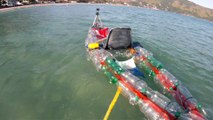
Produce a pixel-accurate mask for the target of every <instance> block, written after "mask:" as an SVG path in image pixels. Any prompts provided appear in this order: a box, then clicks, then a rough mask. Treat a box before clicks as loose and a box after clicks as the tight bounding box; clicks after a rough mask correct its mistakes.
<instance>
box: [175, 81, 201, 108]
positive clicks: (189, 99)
mask: <svg viewBox="0 0 213 120" xmlns="http://www.w3.org/2000/svg"><path fill="white" fill-rule="evenodd" d="M178 90H179V91H180V93H181V95H180V99H181V102H182V104H183V106H185V108H187V109H189V110H193V109H196V107H197V105H198V103H197V100H196V99H195V98H194V97H193V96H192V94H191V93H190V92H189V90H188V89H187V88H186V87H185V86H184V85H183V84H180V85H179V86H178Z"/></svg>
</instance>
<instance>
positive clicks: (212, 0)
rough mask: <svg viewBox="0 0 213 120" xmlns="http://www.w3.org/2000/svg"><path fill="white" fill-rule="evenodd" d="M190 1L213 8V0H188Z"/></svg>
mask: <svg viewBox="0 0 213 120" xmlns="http://www.w3.org/2000/svg"><path fill="white" fill-rule="evenodd" d="M188 1H191V2H194V3H196V4H198V5H201V6H204V7H207V8H211V9H213V0H188Z"/></svg>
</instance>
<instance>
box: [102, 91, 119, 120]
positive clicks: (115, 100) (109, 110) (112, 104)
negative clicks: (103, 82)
mask: <svg viewBox="0 0 213 120" xmlns="http://www.w3.org/2000/svg"><path fill="white" fill-rule="evenodd" d="M120 93H121V87H118V89H117V92H116V93H115V96H114V98H113V100H112V102H111V103H110V105H109V108H108V110H107V112H106V115H105V116H104V120H107V119H108V117H109V115H110V113H111V112H112V109H113V107H114V106H115V103H116V102H117V100H118V97H119V95H120Z"/></svg>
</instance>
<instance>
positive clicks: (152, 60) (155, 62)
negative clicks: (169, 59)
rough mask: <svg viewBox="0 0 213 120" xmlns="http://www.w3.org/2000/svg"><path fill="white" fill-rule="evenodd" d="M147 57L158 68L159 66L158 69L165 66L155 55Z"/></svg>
mask: <svg viewBox="0 0 213 120" xmlns="http://www.w3.org/2000/svg"><path fill="white" fill-rule="evenodd" d="M147 59H148V60H149V62H150V63H151V64H152V65H153V66H155V67H156V68H158V69H161V68H163V66H162V64H161V63H160V62H159V61H157V60H156V59H155V58H154V57H153V56H148V57H147Z"/></svg>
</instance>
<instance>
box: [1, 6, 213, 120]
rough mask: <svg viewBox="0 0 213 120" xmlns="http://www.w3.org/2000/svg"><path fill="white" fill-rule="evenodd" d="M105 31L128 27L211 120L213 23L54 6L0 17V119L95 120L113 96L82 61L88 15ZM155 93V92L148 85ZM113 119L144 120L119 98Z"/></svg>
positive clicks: (147, 12) (129, 10)
mask: <svg viewBox="0 0 213 120" xmlns="http://www.w3.org/2000/svg"><path fill="white" fill-rule="evenodd" d="M97 7H99V8H100V9H101V18H102V21H103V22H104V24H105V25H106V26H108V27H127V26H128V27H131V28H132V37H133V40H134V41H139V42H140V43H141V44H142V45H143V46H144V47H145V48H146V49H147V50H149V51H151V52H152V53H153V54H154V57H155V58H156V59H158V60H159V61H160V62H161V63H162V64H163V65H164V67H165V68H167V69H168V70H169V71H170V72H171V73H172V74H173V75H174V76H176V77H177V78H178V79H179V80H180V81H182V83H184V85H185V86H187V88H188V89H189V90H190V92H191V93H192V95H193V96H194V97H195V98H196V99H197V100H198V101H199V103H201V104H202V105H203V106H204V108H205V109H206V111H207V114H208V118H209V119H213V88H212V87H213V22H209V21H206V20H202V19H198V18H193V17H188V16H183V15H179V14H175V13H170V12H164V11H157V10H151V9H144V8H137V7H125V6H112V5H89V4H74V5H55V6H42V7H38V6H37V7H31V8H21V9H16V10H11V11H7V12H0V119H1V120H100V119H103V117H104V115H105V113H106V111H107V108H108V106H109V104H110V102H111V100H112V98H113V96H114V94H115V92H116V87H115V86H114V85H112V84H109V80H108V78H107V77H106V76H105V75H104V74H103V73H102V72H97V71H96V69H95V67H94V66H93V64H92V62H91V61H87V58H86V51H85V48H84V40H85V38H86V36H87V32H88V29H89V27H90V26H91V24H92V22H93V19H94V16H95V10H96V8H97ZM149 83H150V85H151V86H152V87H153V89H155V87H156V88H157V86H156V85H155V84H154V83H153V84H151V83H152V82H150V81H149ZM110 119H112V120H136V119H144V120H145V119H146V118H145V117H144V115H143V113H141V112H140V110H139V108H138V106H131V105H130V104H129V103H128V100H127V99H125V98H124V97H123V96H121V97H120V98H119V100H118V102H117V104H116V105H115V108H114V109H113V111H112V113H111V115H110Z"/></svg>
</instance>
